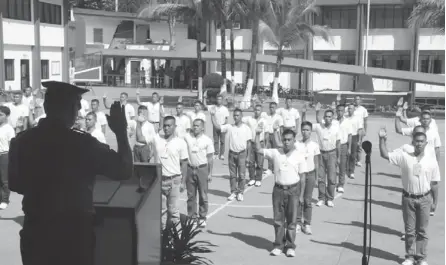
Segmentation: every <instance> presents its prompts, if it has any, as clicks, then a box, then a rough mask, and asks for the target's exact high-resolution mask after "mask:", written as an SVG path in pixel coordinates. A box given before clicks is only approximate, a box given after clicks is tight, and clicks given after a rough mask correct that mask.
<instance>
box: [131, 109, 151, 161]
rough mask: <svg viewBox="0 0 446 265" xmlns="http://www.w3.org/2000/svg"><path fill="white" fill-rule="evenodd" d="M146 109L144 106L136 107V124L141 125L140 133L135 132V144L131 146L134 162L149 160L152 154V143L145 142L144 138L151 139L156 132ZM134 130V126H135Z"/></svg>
mask: <svg viewBox="0 0 446 265" xmlns="http://www.w3.org/2000/svg"><path fill="white" fill-rule="evenodd" d="M148 117H149V114H148V111H147V107H146V106H143V105H141V106H139V107H138V118H137V120H136V122H137V125H136V126H141V133H142V135H138V134H136V141H135V146H134V147H133V161H134V162H146V163H147V162H150V159H151V158H152V156H153V146H152V143H147V142H146V139H151V138H153V137H154V136H155V134H157V132H156V130H155V126H153V124H152V123H150V122H149V121H148ZM135 131H136V127H135Z"/></svg>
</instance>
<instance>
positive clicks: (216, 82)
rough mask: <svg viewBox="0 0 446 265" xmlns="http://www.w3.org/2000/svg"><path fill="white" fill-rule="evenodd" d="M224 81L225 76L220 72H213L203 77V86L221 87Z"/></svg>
mask: <svg viewBox="0 0 446 265" xmlns="http://www.w3.org/2000/svg"><path fill="white" fill-rule="evenodd" d="M223 83H224V78H223V76H221V75H220V74H217V73H211V74H207V75H205V76H204V77H203V87H205V88H220V87H221V86H222V85H223Z"/></svg>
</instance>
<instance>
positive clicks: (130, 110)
mask: <svg viewBox="0 0 446 265" xmlns="http://www.w3.org/2000/svg"><path fill="white" fill-rule="evenodd" d="M128 98H129V94H127V93H126V92H122V93H121V95H120V96H119V102H120V103H121V106H124V110H125V117H126V119H127V122H129V121H130V120H134V118H135V108H134V107H133V106H132V104H130V103H128V102H127V100H128ZM102 102H103V104H104V107H105V108H106V109H110V105H108V104H107V95H104V97H103V98H102Z"/></svg>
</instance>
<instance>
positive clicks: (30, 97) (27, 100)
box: [22, 95, 34, 108]
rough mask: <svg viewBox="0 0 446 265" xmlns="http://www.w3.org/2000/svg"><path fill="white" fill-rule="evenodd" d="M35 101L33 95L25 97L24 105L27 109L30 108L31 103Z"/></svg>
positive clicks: (23, 98) (23, 99)
mask: <svg viewBox="0 0 446 265" xmlns="http://www.w3.org/2000/svg"><path fill="white" fill-rule="evenodd" d="M33 100H34V96H33V95H31V96H29V97H27V96H25V95H23V97H22V104H23V105H25V106H27V107H28V108H29V107H30V105H31V102H32V101H33Z"/></svg>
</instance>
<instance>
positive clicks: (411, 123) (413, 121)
mask: <svg viewBox="0 0 446 265" xmlns="http://www.w3.org/2000/svg"><path fill="white" fill-rule="evenodd" d="M398 107H399V108H400V107H401V106H398ZM423 112H429V113H432V112H431V108H430V106H423V108H422V109H421V113H420V115H419V116H417V117H413V118H407V102H406V103H404V105H403V111H402V115H399V116H398V118H399V120H400V121H401V122H402V123H404V124H406V125H407V126H408V127H415V126H417V125H421V119H422V118H421V114H422V113H423ZM429 127H430V128H431V129H434V130H436V131H438V126H437V122H436V121H435V119H433V118H431V123H430V124H429Z"/></svg>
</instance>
